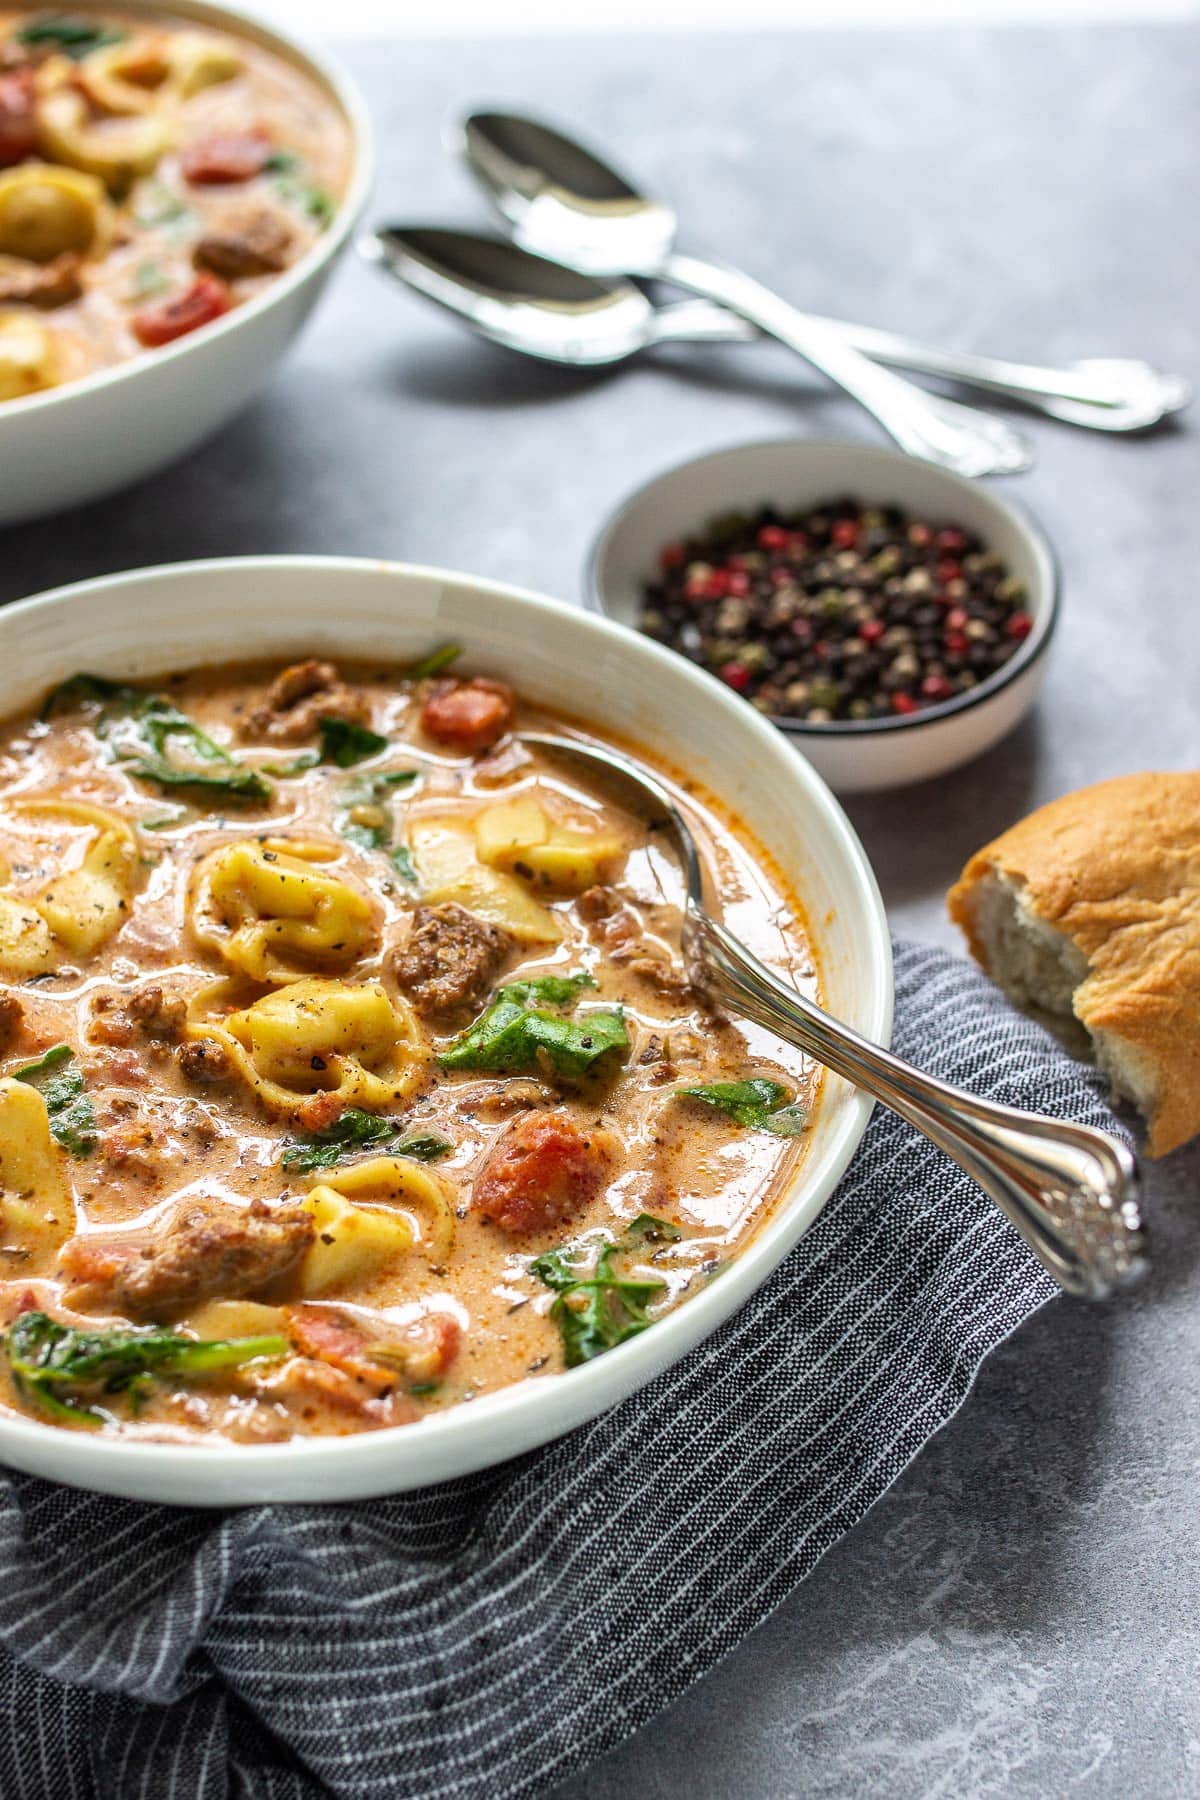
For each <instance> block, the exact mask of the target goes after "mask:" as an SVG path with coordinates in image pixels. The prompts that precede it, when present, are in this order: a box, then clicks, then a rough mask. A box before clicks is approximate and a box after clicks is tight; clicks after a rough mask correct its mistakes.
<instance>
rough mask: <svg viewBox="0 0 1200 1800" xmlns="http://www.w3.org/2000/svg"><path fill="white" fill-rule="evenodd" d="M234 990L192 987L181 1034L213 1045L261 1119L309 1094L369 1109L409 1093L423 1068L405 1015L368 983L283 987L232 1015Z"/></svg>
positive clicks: (401, 1004) (290, 1110)
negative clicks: (262, 1113) (263, 1111)
mask: <svg viewBox="0 0 1200 1800" xmlns="http://www.w3.org/2000/svg"><path fill="white" fill-rule="evenodd" d="M236 997H237V989H236V987H235V984H234V983H232V982H229V981H219V982H216V983H213V984H211V985H209V986H208V987H205V988H202V989H201V990H200V992H199V993H198V994H197V995H196V996H195V998H194V999H193V1000H192V1003H191V1005H190V1007H189V1009H188V1036H189V1037H190V1038H193V1039H202V1038H209V1039H212V1040H214V1041H216V1042H217V1043H219V1044H221V1045H222V1047H223V1048H224V1050H225V1051H226V1053H227V1055H228V1056H229V1058H230V1060H231V1061H232V1063H233V1066H234V1068H235V1069H236V1070H237V1072H238V1074H239V1075H240V1076H241V1077H242V1079H243V1080H244V1081H245V1082H246V1083H247V1084H248V1085H249V1087H250V1088H251V1089H252V1090H253V1092H254V1093H255V1095H256V1096H257V1097H258V1099H259V1100H260V1101H261V1102H262V1104H263V1105H264V1106H265V1107H267V1108H268V1109H269V1110H270V1111H271V1112H275V1113H282V1114H294V1113H296V1112H297V1111H298V1110H299V1108H300V1107H302V1106H303V1105H304V1102H305V1101H306V1100H308V1099H310V1098H311V1096H312V1095H313V1094H319V1093H333V1094H336V1095H337V1096H338V1098H339V1099H340V1100H342V1101H343V1102H344V1103H345V1105H347V1106H358V1107H363V1108H365V1109H366V1110H368V1111H372V1110H374V1111H378V1110H380V1109H381V1108H383V1107H389V1106H394V1105H395V1104H396V1103H397V1102H398V1101H401V1100H403V1099H404V1098H405V1096H406V1095H408V1094H409V1093H411V1092H412V1090H413V1088H414V1087H415V1086H416V1084H417V1083H418V1081H419V1080H420V1078H421V1074H422V1071H423V1068H424V1065H425V1061H426V1051H425V1050H424V1048H423V1046H422V1043H421V1038H420V1033H419V1031H418V1028H417V1023H416V1019H415V1018H414V1016H413V1013H412V1010H411V1008H410V1007H409V1006H408V1005H407V1003H406V1002H405V1001H403V1000H401V999H400V998H399V997H398V996H392V995H389V994H388V993H387V991H386V990H385V989H384V988H383V986H382V985H381V984H380V983H379V982H377V981H367V982H361V983H358V984H356V985H351V984H350V983H348V982H342V981H328V980H323V979H320V978H316V979H312V980H305V981H293V982H290V983H289V984H288V985H287V986H286V987H280V988H277V989H275V990H274V991H273V992H272V993H268V994H264V995H263V996H262V998H261V999H258V1000H254V1001H252V1002H251V1003H250V1004H249V1005H246V1006H242V1007H240V1008H237V1009H236V1010H226V1008H227V1006H228V1004H229V1002H230V1001H231V1000H233V999H235V998H236Z"/></svg>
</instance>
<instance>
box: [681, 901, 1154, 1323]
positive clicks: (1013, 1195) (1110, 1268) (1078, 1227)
mask: <svg viewBox="0 0 1200 1800" xmlns="http://www.w3.org/2000/svg"><path fill="white" fill-rule="evenodd" d="M687 942H688V948H689V951H690V952H692V954H693V959H694V962H695V963H696V965H697V966H700V967H702V968H703V970H704V976H703V977H702V979H703V980H704V982H705V985H706V988H707V991H708V992H709V993H711V995H712V997H713V998H714V999H715V1000H717V1001H718V1002H721V1003H724V1004H726V1005H728V1006H729V1007H730V1008H731V1010H736V1011H737V1012H738V1013H739V1014H741V1015H742V1016H743V1017H745V1018H750V1019H753V1020H754V1021H755V1022H756V1023H757V1024H759V1025H764V1026H766V1027H767V1029H768V1030H770V1031H773V1032H775V1034H776V1035H777V1036H779V1037H781V1038H783V1039H784V1040H785V1042H787V1043H790V1044H795V1045H796V1047H797V1049H800V1050H803V1051H805V1052H807V1054H808V1055H810V1056H812V1057H814V1058H815V1059H816V1060H817V1061H818V1062H820V1063H822V1064H823V1065H824V1066H825V1067H826V1068H829V1069H832V1070H834V1071H835V1072H836V1073H837V1074H839V1075H843V1076H845V1078H846V1079H847V1080H848V1081H850V1082H852V1083H853V1085H854V1086H855V1087H857V1088H861V1089H862V1090H863V1091H864V1092H865V1093H868V1094H872V1095H873V1096H874V1097H875V1099H876V1100H880V1101H882V1102H883V1104H884V1105H885V1106H887V1107H890V1109H891V1110H892V1111H893V1112H895V1113H898V1114H899V1115H900V1117H901V1118H902V1119H906V1120H907V1121H908V1123H909V1124H910V1125H913V1126H915V1128H916V1129H917V1130H918V1131H920V1132H922V1133H923V1134H924V1136H925V1137H927V1138H929V1139H930V1141H931V1142H932V1143H934V1144H936V1145H937V1146H938V1148H939V1149H940V1150H943V1151H945V1153H946V1155H947V1156H950V1157H953V1159H954V1161H955V1162H956V1163H957V1164H958V1165H959V1167H960V1168H962V1169H965V1170H966V1172H967V1174H968V1175H970V1176H971V1177H972V1179H973V1180H974V1181H976V1182H978V1184H979V1186H980V1187H981V1188H982V1189H983V1191H984V1193H986V1194H987V1195H989V1196H990V1198H991V1199H993V1200H994V1201H995V1202H996V1204H997V1205H998V1206H999V1207H1000V1208H1001V1209H1002V1211H1003V1212H1004V1213H1005V1214H1006V1215H1007V1217H1008V1218H1009V1219H1010V1220H1011V1221H1012V1223H1013V1224H1014V1225H1015V1226H1016V1228H1017V1230H1018V1231H1019V1232H1020V1233H1021V1236H1022V1237H1023V1238H1024V1239H1025V1241H1026V1243H1027V1244H1028V1245H1029V1247H1030V1249H1031V1250H1032V1251H1033V1252H1034V1254H1035V1255H1036V1256H1038V1257H1039V1258H1040V1259H1041V1261H1042V1263H1043V1264H1044V1265H1045V1267H1046V1268H1047V1269H1048V1270H1049V1271H1050V1273H1051V1275H1053V1277H1054V1279H1055V1280H1056V1281H1057V1282H1058V1283H1059V1285H1060V1286H1061V1287H1063V1288H1065V1289H1066V1291H1067V1292H1068V1293H1070V1294H1078V1295H1082V1296H1084V1297H1085V1298H1088V1299H1092V1300H1100V1299H1107V1298H1108V1297H1109V1296H1110V1295H1112V1294H1114V1293H1116V1292H1117V1291H1118V1290H1119V1289H1121V1288H1124V1287H1128V1286H1129V1285H1130V1284H1131V1283H1132V1282H1134V1281H1135V1280H1137V1279H1139V1278H1140V1276H1141V1275H1142V1274H1143V1273H1144V1271H1145V1269H1146V1267H1147V1251H1146V1237H1145V1232H1144V1230H1143V1228H1142V1224H1141V1219H1140V1215H1139V1211H1138V1177H1137V1164H1136V1162H1135V1161H1134V1158H1133V1156H1132V1155H1131V1154H1130V1152H1129V1151H1128V1150H1127V1149H1126V1148H1125V1146H1124V1145H1123V1144H1122V1143H1120V1142H1119V1141H1118V1140H1117V1139H1116V1138H1113V1137H1110V1136H1109V1135H1108V1134H1107V1133H1105V1132H1102V1131H1097V1130H1094V1129H1093V1128H1092V1127H1090V1126H1086V1125H1075V1124H1072V1123H1070V1122H1069V1121H1065V1120H1062V1119H1050V1118H1044V1117H1042V1116H1041V1115H1040V1114H1037V1113H1024V1112H1019V1111H1017V1109H1016V1108H1014V1107H1011V1106H1001V1105H998V1104H996V1103H995V1102H994V1101H990V1100H981V1099H979V1098H977V1097H976V1096H975V1095H973V1094H969V1093H966V1092H964V1090H963V1089H961V1088H955V1087H951V1086H950V1085H949V1084H948V1083H946V1082H944V1081H938V1080H937V1079H935V1078H934V1077H933V1076H931V1075H926V1074H923V1073H922V1072H921V1071H920V1070H919V1069H914V1068H912V1067H911V1066H910V1065H909V1064H907V1063H904V1062H901V1060H900V1058H899V1057H896V1056H893V1055H892V1054H891V1052H890V1051H888V1050H882V1049H880V1048H879V1046H878V1045H877V1044H872V1043H870V1042H868V1040H867V1039H866V1038H863V1037H860V1036H859V1034H858V1033H857V1032H856V1031H854V1030H852V1029H851V1028H850V1027H849V1026H848V1025H842V1024H840V1023H839V1022H838V1021H837V1020H835V1019H832V1018H830V1016H829V1015H828V1014H827V1013H825V1012H822V1010H821V1009H820V1007H817V1006H814V1005H813V1004H812V1003H811V1002H810V1001H808V1000H806V999H805V998H804V997H803V995H801V994H799V993H797V992H796V991H795V990H794V989H792V988H789V987H785V986H784V984H783V983H782V982H781V981H779V980H778V979H777V978H776V976H774V975H773V974H772V973H771V971H770V970H769V969H767V968H766V967H765V966H764V965H763V964H762V963H760V962H759V961H758V959H757V958H756V957H755V956H753V955H752V954H751V953H750V951H749V950H747V949H746V947H745V946H744V945H743V944H741V943H739V942H738V940H737V939H736V938H735V937H733V936H732V935H731V934H730V933H729V932H728V931H726V930H725V928H724V926H722V925H719V924H718V923H717V922H716V921H715V920H713V919H710V918H708V916H707V915H706V914H704V913H702V912H700V911H699V910H697V909H696V908H694V907H691V906H689V908H688V913H687Z"/></svg>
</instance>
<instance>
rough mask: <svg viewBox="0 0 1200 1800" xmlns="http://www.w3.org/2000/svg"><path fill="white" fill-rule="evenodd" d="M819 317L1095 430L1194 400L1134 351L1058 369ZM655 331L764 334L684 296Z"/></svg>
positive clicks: (723, 338) (662, 335) (1132, 424)
mask: <svg viewBox="0 0 1200 1800" xmlns="http://www.w3.org/2000/svg"><path fill="white" fill-rule="evenodd" d="M820 323H821V324H823V325H828V326H830V327H831V328H832V329H833V330H835V331H838V332H840V333H841V335H842V337H844V338H845V340H846V342H847V343H849V344H853V346H854V348H855V349H856V350H861V351H862V353H863V355H864V356H869V357H870V358H871V360H872V362H881V363H886V364H887V365H888V366H889V367H890V368H893V369H905V370H907V371H908V372H909V373H910V374H914V375H933V376H937V377H940V378H941V379H943V380H946V381H957V382H960V383H961V384H962V385H963V386H964V387H975V388H980V389H982V390H983V391H984V392H986V393H989V394H1000V395H1003V396H1004V397H1005V398H1006V399H1010V400H1019V401H1021V403H1022V404H1023V405H1025V406H1030V407H1033V408H1035V409H1036V410H1037V411H1039V412H1043V413H1046V414H1048V415H1049V416H1050V417H1051V418H1059V419H1066V420H1067V421H1068V422H1069V423H1071V424H1073V425H1083V426H1085V427H1090V428H1091V429H1093V430H1096V431H1143V430H1145V429H1146V427H1147V426H1148V425H1154V424H1157V422H1158V421H1159V420H1160V419H1162V418H1165V417H1168V416H1169V415H1170V414H1172V413H1177V412H1181V411H1182V410H1183V408H1184V407H1186V406H1187V405H1188V404H1189V402H1190V400H1191V387H1190V385H1189V383H1188V382H1187V381H1185V380H1184V378H1183V376H1181V375H1171V374H1168V373H1166V372H1165V371H1163V370H1160V369H1156V368H1154V366H1153V365H1152V364H1151V363H1147V362H1140V361H1137V360H1135V359H1131V358H1125V357H1091V358H1089V359H1088V360H1087V361H1086V362H1076V363H1067V364H1066V365H1064V367H1062V368H1054V367H1051V366H1048V365H1043V364H1041V363H1024V362H1012V361H1010V360H1009V359H1008V358H1006V357H1002V356H980V355H977V354H975V353H974V352H972V351H969V350H938V349H935V348H932V347H931V346H930V345H928V344H921V343H918V342H916V340H915V339H913V338H906V337H900V336H898V335H897V334H896V333H895V332H891V331H881V330H879V329H878V328H877V327H876V326H874V325H852V324H849V323H847V322H846V321H844V320H840V319H822V320H821V321H820ZM653 330H654V341H655V343H658V344H670V343H691V344H695V343H714V344H749V343H756V342H758V341H760V340H761V337H762V333H761V332H760V331H759V330H758V328H757V327H756V326H754V325H751V324H749V323H748V322H747V321H746V320H745V319H743V318H741V317H739V315H738V314H737V313H732V312H730V311H729V310H728V308H727V307H724V306H718V305H716V304H715V302H713V301H708V300H677V301H671V302H669V303H668V304H667V305H665V306H659V307H656V308H655V311H654V315H653Z"/></svg>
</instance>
